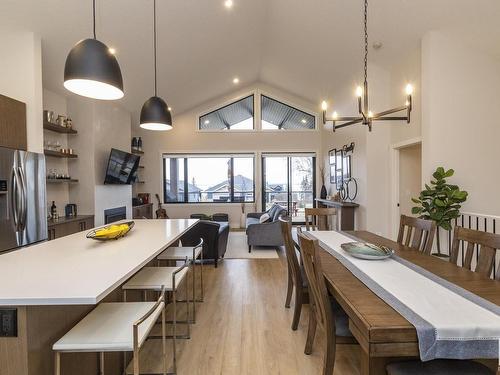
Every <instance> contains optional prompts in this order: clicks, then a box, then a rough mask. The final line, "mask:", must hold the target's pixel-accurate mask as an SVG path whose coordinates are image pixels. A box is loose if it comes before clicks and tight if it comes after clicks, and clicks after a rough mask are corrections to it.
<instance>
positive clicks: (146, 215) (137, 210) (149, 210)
mask: <svg viewBox="0 0 500 375" xmlns="http://www.w3.org/2000/svg"><path fill="white" fill-rule="evenodd" d="M132 217H133V218H134V219H152V218H153V203H148V204H141V205H140V206H134V207H132Z"/></svg>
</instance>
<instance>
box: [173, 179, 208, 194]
mask: <svg viewBox="0 0 500 375" xmlns="http://www.w3.org/2000/svg"><path fill="white" fill-rule="evenodd" d="M165 184H167V186H170V180H165ZM179 191H180V192H183V191H184V181H183V180H180V181H179ZM188 191H189V192H190V193H198V192H200V191H202V190H201V189H200V188H199V187H198V186H196V185H193V184H190V183H189V182H188Z"/></svg>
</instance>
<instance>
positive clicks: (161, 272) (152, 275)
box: [122, 257, 191, 369]
mask: <svg viewBox="0 0 500 375" xmlns="http://www.w3.org/2000/svg"><path fill="white" fill-rule="evenodd" d="M187 262H188V259H187V257H186V258H184V264H183V265H182V266H179V267H144V268H142V269H141V270H140V271H139V272H137V273H136V274H135V275H134V276H132V277H131V278H130V279H129V280H128V281H127V282H126V283H125V284H123V286H122V289H123V299H124V301H126V299H127V291H128V290H143V291H156V292H160V291H161V290H162V288H163V291H164V292H167V293H171V294H172V304H173V310H174V311H173V320H171V321H166V322H167V323H172V324H173V334H172V335H166V336H165V337H166V338H171V339H173V362H174V369H175V368H176V363H177V356H176V339H178V338H182V339H189V338H190V337H191V333H190V320H189V298H188V289H187V286H186V308H187V314H188V317H187V319H186V321H178V320H177V303H176V302H177V296H176V294H177V289H178V287H179V285H180V284H181V283H182V282H183V281H184V280H185V279H186V275H187V272H188V268H187ZM163 308H164V310H165V308H166V304H164V307H163ZM177 323H186V324H187V334H186V335H179V336H178V335H177Z"/></svg>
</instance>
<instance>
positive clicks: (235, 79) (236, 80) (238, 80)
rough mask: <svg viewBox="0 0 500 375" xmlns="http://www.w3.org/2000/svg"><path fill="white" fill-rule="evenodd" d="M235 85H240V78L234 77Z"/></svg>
mask: <svg viewBox="0 0 500 375" xmlns="http://www.w3.org/2000/svg"><path fill="white" fill-rule="evenodd" d="M233 83H234V84H235V85H237V84H238V83H240V79H239V78H238V77H234V78H233Z"/></svg>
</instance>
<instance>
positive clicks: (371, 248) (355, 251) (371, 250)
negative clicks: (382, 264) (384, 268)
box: [340, 242, 394, 260]
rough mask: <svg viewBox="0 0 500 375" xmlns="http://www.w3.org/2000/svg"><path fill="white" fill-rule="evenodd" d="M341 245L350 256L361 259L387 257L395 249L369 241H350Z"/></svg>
mask: <svg viewBox="0 0 500 375" xmlns="http://www.w3.org/2000/svg"><path fill="white" fill-rule="evenodd" d="M340 247H341V248H342V250H344V251H345V252H346V253H347V254H349V255H350V256H353V257H355V258H360V259H368V260H380V259H387V258H390V257H391V256H392V255H393V254H394V250H392V249H389V248H388V247H386V246H378V245H374V244H371V243H367V242H348V243H343V244H342V245H340Z"/></svg>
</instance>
